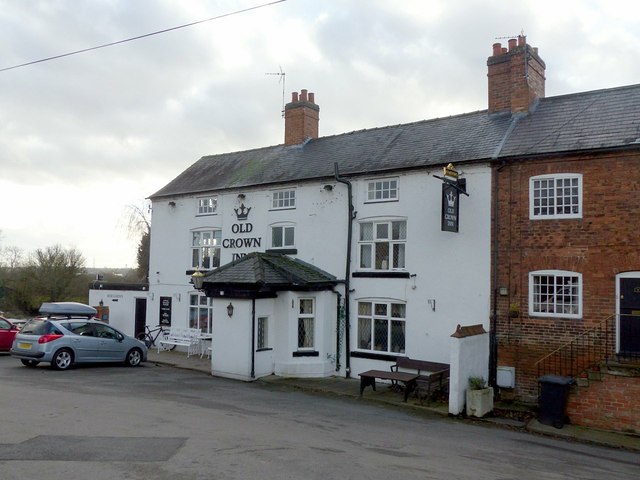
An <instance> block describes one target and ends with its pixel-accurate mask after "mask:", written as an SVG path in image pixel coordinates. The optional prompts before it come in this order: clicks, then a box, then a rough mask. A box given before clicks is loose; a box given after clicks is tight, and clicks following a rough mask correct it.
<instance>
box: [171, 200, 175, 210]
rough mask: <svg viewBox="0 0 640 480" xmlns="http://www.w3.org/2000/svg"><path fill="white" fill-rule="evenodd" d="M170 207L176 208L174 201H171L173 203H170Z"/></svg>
mask: <svg viewBox="0 0 640 480" xmlns="http://www.w3.org/2000/svg"><path fill="white" fill-rule="evenodd" d="M169 206H170V207H171V208H174V207H175V206H176V202H174V201H173V200H171V201H170V202H169Z"/></svg>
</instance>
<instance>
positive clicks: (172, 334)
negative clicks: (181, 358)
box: [157, 327, 200, 357]
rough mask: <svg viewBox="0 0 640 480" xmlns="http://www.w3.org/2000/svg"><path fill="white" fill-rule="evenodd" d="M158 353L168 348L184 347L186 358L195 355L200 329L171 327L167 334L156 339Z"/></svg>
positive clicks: (198, 344)
mask: <svg viewBox="0 0 640 480" xmlns="http://www.w3.org/2000/svg"><path fill="white" fill-rule="evenodd" d="M157 342H158V353H160V350H164V349H165V348H166V347H168V346H175V347H186V348H187V357H189V356H190V355H191V354H193V353H196V350H197V349H198V348H199V346H200V329H199V328H181V327H171V328H170V329H169V333H168V334H167V335H166V336H164V337H162V338H158V340H157Z"/></svg>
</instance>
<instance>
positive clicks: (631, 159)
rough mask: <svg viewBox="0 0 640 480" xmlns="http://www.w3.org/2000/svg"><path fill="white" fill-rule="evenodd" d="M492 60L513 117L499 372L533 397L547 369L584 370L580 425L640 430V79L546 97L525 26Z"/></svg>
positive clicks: (500, 205)
mask: <svg viewBox="0 0 640 480" xmlns="http://www.w3.org/2000/svg"><path fill="white" fill-rule="evenodd" d="M487 65H488V77H489V115H502V114H510V115H511V116H512V126H511V131H510V132H509V134H508V135H507V136H506V138H505V140H504V142H503V144H502V145H501V146H500V148H499V151H498V152H497V153H496V155H495V161H494V164H493V188H494V197H493V198H494V211H493V239H492V241H493V252H492V254H493V279H492V280H493V292H494V297H493V305H494V310H493V314H494V315H493V322H492V339H493V356H492V360H493V371H494V372H495V371H496V367H497V372H498V376H499V375H500V372H501V371H504V370H502V369H503V367H509V368H508V370H506V371H510V372H513V371H515V388H514V389H513V390H502V392H503V393H506V392H511V393H510V394H511V395H515V397H516V398H520V399H523V400H525V401H526V400H529V401H535V398H536V396H537V393H538V378H539V377H540V376H541V375H544V374H556V375H563V376H569V377H572V378H575V379H576V385H575V386H574V387H572V388H571V390H570V396H569V401H568V415H569V417H570V421H571V422H572V423H576V424H582V425H587V426H592V427H598V428H605V429H612V430H618V431H629V432H635V433H638V432H640V375H639V374H638V372H639V371H640V368H639V367H640V234H639V230H638V225H640V85H632V86H627V87H621V88H614V89H606V90H597V91H591V92H584V93H578V94H572V95H563V96H557V97H550V98H545V96H544V90H545V85H544V83H545V64H544V62H543V61H542V60H541V59H540V57H539V56H538V52H537V49H535V48H532V47H530V46H529V45H527V44H526V41H525V39H524V38H523V37H520V38H519V39H518V40H510V41H509V46H508V49H507V48H502V46H501V45H500V44H495V45H494V49H493V55H492V56H491V57H489V59H488V62H487ZM494 380H495V379H494ZM498 384H500V382H498Z"/></svg>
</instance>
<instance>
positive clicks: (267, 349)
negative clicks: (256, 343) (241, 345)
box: [256, 347, 273, 352]
mask: <svg viewBox="0 0 640 480" xmlns="http://www.w3.org/2000/svg"><path fill="white" fill-rule="evenodd" d="M270 350H273V348H271V347H267V348H258V349H257V350H256V352H268V351H270Z"/></svg>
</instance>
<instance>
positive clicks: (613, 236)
mask: <svg viewBox="0 0 640 480" xmlns="http://www.w3.org/2000/svg"><path fill="white" fill-rule="evenodd" d="M639 160H640V154H639V153H637V152H636V153H622V152H619V153H610V154H601V155H592V156H575V157H565V158H550V159H546V160H523V161H516V162H513V163H509V164H507V165H505V166H503V167H502V168H501V169H500V170H498V169H496V170H494V184H495V182H498V183H497V184H498V189H499V191H498V204H499V206H498V217H497V221H498V232H497V235H498V249H497V254H498V272H497V275H498V279H497V285H495V286H494V288H499V287H506V288H507V292H508V294H507V295H506V296H498V297H497V320H496V333H497V343H498V365H507V366H514V367H516V382H517V387H516V394H517V395H518V396H520V397H521V398H522V399H523V400H529V401H532V400H535V398H536V396H537V375H538V372H537V370H536V368H535V363H536V362H537V361H538V360H540V359H541V358H542V357H543V356H544V355H546V354H548V353H550V352H552V351H553V350H555V349H556V348H559V347H560V346H562V345H564V344H565V343H568V342H569V341H571V340H572V339H574V338H575V337H576V336H577V335H578V334H580V333H582V332H584V331H585V330H586V329H589V328H592V327H594V326H596V325H599V324H600V323H601V322H602V321H603V320H605V319H606V318H607V317H609V316H611V315H613V314H615V313H616V298H615V280H616V274H618V273H621V272H625V271H640V235H639V234H638V228H639V227H638V226H639V225H640V168H638V166H640V163H639ZM553 173H580V174H582V175H583V177H582V181H583V185H582V189H583V203H582V207H583V216H582V218H580V219H563V220H529V178H530V177H532V176H536V175H544V174H553ZM493 213H494V219H495V213H496V212H495V211H494V212H493ZM494 253H495V252H494ZM545 269H553V270H556V269H557V270H569V271H574V272H579V273H581V274H582V285H583V295H582V311H583V314H582V318H581V319H570V318H542V317H535V316H531V317H530V316H529V315H528V309H529V305H528V288H529V283H528V282H529V272H531V271H535V270H545ZM511 304H517V306H518V307H519V313H518V315H517V316H515V317H511V316H510V315H509V306H510V305H511Z"/></svg>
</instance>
